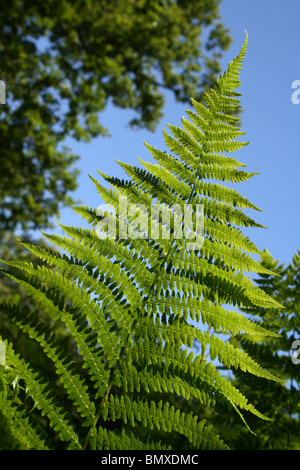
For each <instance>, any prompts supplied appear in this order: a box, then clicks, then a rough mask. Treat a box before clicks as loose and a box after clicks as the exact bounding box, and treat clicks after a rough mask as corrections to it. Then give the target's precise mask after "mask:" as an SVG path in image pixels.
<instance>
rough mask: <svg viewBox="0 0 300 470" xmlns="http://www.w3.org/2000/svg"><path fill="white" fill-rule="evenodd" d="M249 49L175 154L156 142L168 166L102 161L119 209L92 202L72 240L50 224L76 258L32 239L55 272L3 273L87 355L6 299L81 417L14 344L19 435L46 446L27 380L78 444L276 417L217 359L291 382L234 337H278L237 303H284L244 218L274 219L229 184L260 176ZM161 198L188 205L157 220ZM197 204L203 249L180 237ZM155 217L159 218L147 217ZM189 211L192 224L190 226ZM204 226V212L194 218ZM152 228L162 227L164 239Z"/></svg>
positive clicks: (195, 440) (187, 125)
mask: <svg viewBox="0 0 300 470" xmlns="http://www.w3.org/2000/svg"><path fill="white" fill-rule="evenodd" d="M246 45H247V39H246V41H245V44H244V45H243V47H242V49H241V51H240V53H239V54H238V55H237V56H236V58H235V59H234V60H233V61H232V62H231V63H230V64H229V66H228V70H227V71H226V72H225V73H224V74H223V75H221V77H220V78H219V80H218V81H217V83H216V84H215V87H214V88H213V89H212V90H210V91H208V92H206V94H205V102H206V106H205V105H203V104H200V103H197V102H196V101H195V100H192V105H193V110H192V111H191V110H188V111H187V116H188V118H190V121H189V120H188V118H187V117H184V118H183V119H182V128H179V127H176V126H172V125H169V132H170V134H169V133H168V132H166V131H165V130H164V131H163V132H164V139H165V143H166V145H167V147H168V152H169V153H168V152H166V151H162V150H159V149H156V148H154V147H152V146H151V145H149V144H145V145H146V149H148V150H149V152H150V154H151V155H152V157H153V158H154V160H155V161H156V163H154V164H153V163H148V162H145V161H144V160H142V159H140V158H139V159H138V161H139V163H140V164H141V165H142V166H143V168H140V167H138V166H133V165H128V164H125V163H121V162H119V161H118V163H119V164H120V166H121V167H122V169H123V170H124V171H125V173H126V174H127V176H128V177H129V180H123V179H120V178H116V177H111V176H107V175H105V174H104V173H103V172H102V171H99V174H100V175H101V176H102V177H103V178H104V180H105V182H106V183H108V184H109V186H110V187H107V186H103V185H102V184H101V183H100V182H99V181H97V180H96V179H95V178H94V177H91V180H92V181H93V183H94V184H95V187H96V190H97V191H98V193H99V195H100V196H101V198H102V200H103V201H104V202H105V203H106V204H108V205H109V207H110V209H111V210H107V209H102V210H100V209H95V208H91V207H88V206H78V207H76V208H74V211H75V212H76V213H77V214H79V215H80V216H81V217H82V218H83V219H84V220H85V221H86V222H87V223H88V224H89V225H90V228H81V227H79V228H77V227H67V226H64V225H60V226H61V228H62V229H63V230H64V231H65V234H66V235H65V236H60V235H48V234H44V236H45V238H46V239H47V240H48V241H49V242H51V243H52V244H53V245H54V246H55V247H56V250H57V249H58V250H61V251H62V254H60V253H59V251H54V250H52V249H51V248H48V247H38V246H35V245H29V244H24V246H25V247H26V248H27V249H28V250H30V251H31V252H32V253H34V254H35V255H36V256H37V257H38V258H40V259H41V260H42V261H43V262H44V263H47V264H48V266H49V268H47V267H45V266H42V267H35V266H33V265H32V264H29V263H26V262H22V261H9V262H6V263H5V262H3V263H5V264H6V265H7V270H4V269H2V271H3V272H5V273H6V274H7V275H8V276H10V277H11V278H12V279H14V280H15V281H16V282H18V283H20V284H21V285H22V286H23V287H24V288H25V289H26V290H27V292H28V294H29V295H30V296H31V297H32V298H33V300H34V301H35V302H36V303H38V304H39V305H40V306H41V307H42V308H43V309H44V310H45V311H46V312H47V313H48V314H49V315H50V317H51V318H53V320H56V319H60V320H61V321H63V322H64V324H65V326H66V329H67V331H68V334H70V335H72V337H73V338H74V340H75V341H76V343H77V347H78V353H79V355H80V357H81V362H80V363H78V364H75V365H74V366H73V365H72V364H71V363H70V358H69V357H68V355H67V353H65V352H64V351H63V350H61V349H60V348H59V346H58V345H57V344H55V343H54V342H53V339H52V335H51V329H47V330H45V329H43V328H42V327H40V325H39V324H38V323H37V322H36V321H35V319H34V317H33V315H32V314H31V312H29V311H22V310H20V309H18V308H16V307H15V306H9V305H6V304H3V305H1V306H0V309H1V310H2V311H3V312H5V313H6V314H7V315H9V316H10V318H11V320H12V321H13V322H15V324H16V325H17V326H18V327H19V328H20V329H21V330H23V331H24V332H27V334H28V335H29V336H30V337H31V338H32V339H35V340H36V341H37V342H38V343H39V344H40V346H41V347H42V349H43V351H44V353H45V354H46V356H47V357H48V359H49V361H51V363H53V364H54V366H55V368H56V372H57V376H58V379H59V380H60V382H61V383H62V384H63V386H64V389H65V393H66V395H67V397H68V399H69V401H70V403H72V405H73V413H69V415H68V413H67V412H65V413H64V412H63V411H62V410H61V408H60V407H59V404H56V403H55V402H54V400H53V399H52V396H51V385H52V384H51V383H46V382H45V383H44V382H43V379H42V377H40V375H39V374H37V372H34V371H33V370H31V368H30V366H29V365H28V364H27V363H25V362H24V361H23V360H22V359H21V358H19V357H18V356H17V355H15V354H14V353H13V348H12V346H11V345H9V346H8V345H7V347H8V355H7V367H6V368H3V367H2V368H1V370H0V373H1V383H2V384H3V391H2V394H1V395H0V399H1V403H0V410H2V413H4V414H7V421H8V422H9V423H10V424H11V429H12V432H13V433H14V432H16V429H17V426H18V424H17V423H18V420H20V419H21V420H22V419H24V423H23V427H24V429H28V440H26V442H24V447H26V448H27V447H33V448H38V447H43V446H44V444H43V441H42V439H41V438H40V437H39V436H40V434H39V429H38V422H37V421H35V422H30V416H29V417H28V416H27V415H26V413H25V411H24V418H23V414H22V413H19V411H18V412H17V411H15V410H16V409H17V408H16V406H15V403H14V399H17V397H16V396H15V395H16V393H15V394H14V393H13V385H12V384H13V380H14V377H16V376H18V377H21V378H22V380H23V381H24V383H25V384H26V385H25V386H26V393H27V394H28V396H30V397H31V399H32V400H33V401H34V403H35V406H36V407H37V408H38V409H39V410H40V411H41V414H42V415H44V416H47V418H48V419H49V424H50V427H51V426H52V428H53V430H54V431H55V432H56V433H57V435H58V438H59V439H60V441H61V442H63V443H65V446H66V448H82V449H167V448H171V449H172V448H176V449H178V446H179V447H181V446H182V448H185V449H188V448H192V449H220V448H221V449H222V448H227V446H226V443H224V442H223V440H222V439H223V438H224V436H221V437H219V436H218V435H217V432H216V431H215V429H214V427H213V426H211V425H208V424H207V423H206V422H205V420H204V419H202V418H201V416H198V415H197V406H196V407H195V404H198V405H201V406H202V407H206V408H209V407H215V406H216V405H217V404H222V405H226V406H227V409H228V413H238V414H239V416H240V417H241V419H242V420H243V421H244V422H245V419H244V416H243V413H245V414H246V413H253V414H254V415H256V417H257V419H266V418H265V417H264V416H263V415H262V414H261V413H260V411H259V409H257V408H259V407H257V408H256V407H254V406H253V405H252V404H251V403H248V401H247V398H246V397H245V396H243V394H242V393H241V392H240V391H239V390H237V389H236V388H235V387H234V386H233V385H232V383H231V382H230V380H228V379H227V378H226V377H223V376H222V375H221V374H220V373H219V372H218V371H217V369H216V366H215V363H214V361H215V359H217V360H218V361H219V363H221V364H223V366H224V367H225V368H226V369H232V368H233V369H241V370H243V371H245V372H246V373H249V374H252V375H256V376H258V377H260V378H261V380H273V381H277V380H279V379H277V378H276V377H275V376H274V375H273V374H271V373H269V372H268V371H266V370H264V369H263V368H262V367H261V366H260V365H259V364H258V363H256V362H255V361H254V360H253V359H252V358H251V357H250V356H249V355H248V354H246V353H245V352H243V351H241V350H239V349H238V348H236V347H234V346H233V345H231V344H230V343H229V342H226V340H225V339H224V335H229V337H230V336H232V335H239V334H244V333H245V334H247V335H255V336H257V335H260V336H261V337H264V336H266V335H270V336H272V335H274V334H273V333H272V332H270V331H267V330H266V329H265V328H264V325H263V324H260V323H258V322H255V323H254V322H252V321H251V320H249V319H248V318H246V317H245V316H243V315H242V314H241V313H238V312H237V311H235V309H234V307H238V308H242V309H243V308H246V309H247V308H248V309H251V308H257V307H258V308H260V307H261V308H265V307H270V308H277V307H278V306H279V304H278V303H277V302H276V301H275V300H274V299H273V298H272V297H271V296H269V295H268V294H267V293H265V292H264V291H263V290H261V289H259V288H258V287H256V286H255V285H254V283H253V282H252V280H251V279H248V278H247V277H246V273H249V272H251V273H261V274H270V272H271V271H269V270H268V269H266V268H265V267H264V266H263V265H262V264H261V263H260V262H258V261H256V260H255V259H254V258H253V257H252V255H253V254H255V255H259V254H261V251H260V250H259V249H258V248H257V247H256V246H255V244H254V243H253V242H251V240H250V239H249V238H248V237H246V236H245V235H244V234H243V232H242V228H243V227H256V228H262V227H263V226H262V225H261V224H259V223H257V222H256V221H255V220H254V219H253V218H252V217H250V216H249V215H246V214H245V213H244V212H243V210H244V209H251V210H254V211H260V209H259V208H258V207H257V205H256V204H253V203H252V202H251V201H249V200H248V199H247V198H245V197H243V196H242V195H241V194H240V193H239V192H238V191H236V190H235V189H231V188H229V187H227V186H225V185H223V184H222V183H220V182H224V181H226V182H230V183H237V182H243V181H247V180H248V179H249V178H252V177H253V176H254V175H255V174H256V173H250V172H247V171H246V170H245V167H246V166H247V165H245V164H244V163H241V162H240V161H239V160H236V159H235V158H233V157H232V156H231V154H232V153H233V152H236V151H239V150H241V149H242V148H243V147H244V146H245V145H247V144H248V142H241V141H239V140H237V139H239V138H240V137H242V136H243V135H244V134H245V132H243V131H241V130H240V129H239V128H238V127H237V121H238V119H237V118H236V116H235V111H236V108H237V107H239V106H240V101H239V97H240V94H239V93H238V92H237V91H236V88H237V87H238V86H239V73H240V70H241V68H242V61H243V58H244V55H245V52H246ZM227 153H230V156H228V155H227ZM124 201H125V202H126V211H125V212H126V218H124ZM158 204H161V205H162V206H163V205H164V207H165V206H168V207H171V206H172V205H173V207H175V206H176V207H177V209H176V210H178V211H179V212H176V211H175V209H174V212H173V213H172V215H173V216H174V219H172V220H170V221H168V220H164V219H163V218H161V219H159V218H156V219H155V223H153V220H150V219H149V217H148V215H149V216H150V215H151V211H152V209H153V207H154V206H155V205H158ZM197 204H198V205H199V204H200V205H202V207H203V209H204V211H203V212H202V215H201V217H202V221H203V222H204V225H203V232H202V233H201V236H200V238H199V239H200V240H201V243H200V244H199V245H195V248H194V249H190V248H189V247H188V244H187V241H188V237H187V236H186V238H184V237H185V235H186V234H187V232H182V233H183V235H182V233H181V235H182V236H181V237H179V236H178V233H180V230H179V231H178V229H179V228H180V229H181V228H183V227H184V229H186V228H187V227H186V225H187V224H186V222H185V221H184V223H183V224H182V219H180V210H184V209H185V207H187V206H188V207H192V209H193V210H194V209H196V207H197V206H196V205H197ZM122 210H123V212H122ZM175 213H176V214H177V215H176V217H177V219H176V218H175ZM195 213H196V212H195ZM195 213H193V214H194V215H195ZM141 214H142V215H144V216H145V214H146V215H147V218H145V219H144V220H145V223H143V224H142V223H141V219H139V217H141ZM181 215H182V214H181ZM178 218H179V219H178ZM176 220H181V225H180V226H179V227H178V226H176V223H175V222H176ZM103 223H104V225H101V224H103ZM110 223H112V225H111V226H110ZM195 223H196V221H195V217H194V219H192V228H193V227H195ZM152 224H153V225H152ZM193 224H194V225H193ZM99 227H102V229H101V230H100V229H99ZM103 227H110V228H109V230H110V232H109V234H110V236H106V237H105V236H104V235H105V233H103V231H104V232H105V230H106V228H105V229H104V228H103ZM124 229H125V231H126V236H124ZM129 229H131V232H130V230H129ZM152 230H153V231H155V230H156V231H157V232H156V234H158V235H157V236H152V235H153V233H152ZM107 234H108V232H106V235H107ZM112 234H113V235H114V236H112ZM128 234H129V235H128ZM163 234H167V236H163ZM219 334H221V336H219ZM225 338H226V337H225ZM8 371H9V373H8ZM53 386H54V385H53ZM4 390H5V391H6V392H5V394H4ZM4 395H5V396H4ZM8 403H9V404H10V406H11V408H8ZM192 405H193V406H192ZM75 416H76V418H75ZM245 425H246V426H247V423H246V422H245ZM35 427H37V428H36V429H35ZM75 429H76V431H75ZM179 436H180V437H179ZM46 445H47V444H45V446H46Z"/></svg>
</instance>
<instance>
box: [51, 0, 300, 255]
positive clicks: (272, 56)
mask: <svg viewBox="0 0 300 470" xmlns="http://www.w3.org/2000/svg"><path fill="white" fill-rule="evenodd" d="M220 13H221V17H222V19H223V22H224V23H225V25H226V26H227V27H229V28H230V30H231V36H232V38H233V42H232V45H231V47H230V49H229V50H228V51H227V52H226V54H225V55H224V58H223V60H222V64H223V70H225V69H226V68H227V64H228V62H229V61H230V60H232V59H233V58H234V57H235V55H236V54H237V53H238V52H239V50H240V48H241V47H242V45H243V43H244V40H245V31H244V30H247V32H248V35H249V42H248V50H247V54H246V57H245V60H244V65H243V70H242V72H241V82H242V86H241V87H240V89H239V91H240V92H241V93H242V98H241V100H242V101H241V104H242V107H243V115H242V130H244V131H246V132H247V134H246V135H245V136H244V139H245V140H247V141H248V140H249V141H250V144H249V145H248V146H247V147H245V148H244V149H242V150H241V151H239V152H235V154H232V155H233V156H234V157H235V158H237V159H238V160H239V161H241V162H243V163H246V164H247V165H248V168H247V169H248V170H249V171H253V172H259V173H260V174H259V175H256V176H254V177H253V178H252V179H251V180H250V181H248V182H245V183H239V184H235V189H236V190H238V191H239V192H240V193H241V194H243V195H244V196H245V197H247V198H248V199H250V201H251V202H253V203H254V204H256V205H257V206H258V207H260V208H261V209H262V212H256V211H249V212H247V213H248V215H250V216H251V217H253V218H254V219H255V220H256V221H257V222H259V223H261V224H262V225H264V226H267V227H268V229H267V230H266V229H254V228H253V229H247V231H246V230H243V232H244V233H246V234H247V235H248V236H249V237H250V238H251V240H252V241H253V242H254V243H255V244H256V245H257V246H258V247H259V248H260V249H264V248H267V249H268V250H269V251H270V252H271V254H272V255H273V256H274V258H275V259H278V260H280V262H281V263H285V264H287V263H289V262H290V261H291V259H292V256H293V254H294V253H295V252H296V251H297V250H298V249H299V248H300V243H299V242H300V237H299V233H300V222H299V203H300V181H299V176H300V152H299V124H300V104H299V105H297V104H293V103H292V99H291V97H292V93H293V92H295V90H294V89H292V83H293V82H294V81H295V80H300V54H299V45H300V28H299V19H300V1H299V0H263V1H262V0H247V1H246V0H223V2H222V3H221V8H220ZM299 97H300V94H299ZM166 98H167V100H166V106H165V109H164V112H165V115H164V117H163V119H162V120H161V122H160V124H159V125H158V127H157V130H156V132H155V133H152V132H148V131H145V130H139V131H132V130H131V129H130V128H129V127H128V122H129V119H130V118H131V117H132V115H133V114H132V112H131V111H124V110H119V109H116V108H114V107H108V108H107V109H106V110H105V112H103V113H102V114H101V122H102V123H103V124H104V125H105V126H106V127H108V129H109V131H110V133H111V137H110V138H97V139H94V140H93V141H92V142H91V143H89V144H78V143H76V144H73V143H72V149H73V150H74V152H76V153H78V154H79V155H81V157H82V158H81V161H80V162H78V166H79V168H80V170H81V175H80V177H79V180H78V183H79V187H78V190H77V191H76V192H75V193H74V195H73V196H74V198H76V199H77V200H80V201H81V203H82V204H84V205H88V206H92V207H94V208H96V207H97V206H98V205H99V204H101V203H102V202H103V201H102V200H101V199H100V198H99V195H98V194H97V192H96V189H95V187H94V185H93V184H92V182H91V180H90V179H89V176H88V175H89V174H90V175H92V176H94V177H95V178H96V179H99V180H100V181H101V177H100V175H98V173H97V168H98V169H99V170H100V171H102V172H103V173H106V174H108V175H111V176H117V177H122V178H125V177H126V175H125V173H124V172H123V170H122V169H121V168H120V167H119V165H118V164H117V163H116V162H115V159H118V160H121V161H123V162H125V163H129V164H135V165H140V164H139V162H138V160H137V158H136V157H137V156H139V157H141V158H142V159H143V160H147V161H152V158H151V156H150V154H149V152H148V151H147V149H146V148H145V147H144V144H143V141H144V140H145V141H146V142H147V143H149V144H151V145H153V146H155V147H158V148H160V149H162V150H166V147H165V144H164V141H163V136H162V128H165V129H166V128H167V123H170V124H173V125H178V126H180V120H181V117H182V116H183V115H185V110H186V109H187V108H188V109H191V106H190V105H189V104H178V103H175V102H174V99H173V97H172V94H171V93H168V94H167V95H166ZM59 220H60V222H61V223H63V224H66V225H75V226H79V225H84V223H83V221H82V219H81V218H80V217H79V216H78V215H76V214H75V213H74V212H72V210H71V209H63V210H62V211H61V216H60V219H59ZM48 232H50V233H53V232H55V233H59V234H62V231H61V229H60V228H59V227H54V229H50V230H48Z"/></svg>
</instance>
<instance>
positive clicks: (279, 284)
mask: <svg viewBox="0 0 300 470" xmlns="http://www.w3.org/2000/svg"><path fill="white" fill-rule="evenodd" d="M261 258H262V264H263V266H264V267H265V268H267V269H269V270H271V271H273V272H274V273H275V274H274V275H272V274H260V276H259V278H257V279H256V280H255V282H256V284H257V285H258V286H259V287H260V288H261V289H263V290H264V291H265V292H266V293H268V294H270V295H272V296H273V298H274V299H276V300H277V302H279V303H280V304H281V305H282V307H281V308H278V309H275V308H269V309H264V308H251V309H248V310H245V313H246V314H247V316H248V317H250V318H251V319H252V321H254V322H257V321H263V323H264V325H265V327H266V328H272V331H274V332H275V333H277V334H278V335H279V336H278V337H272V338H270V337H269V338H267V337H265V338H262V337H259V336H249V335H237V336H235V337H234V338H232V340H231V342H232V344H234V345H235V346H237V347H240V348H242V349H243V350H244V351H245V352H247V353H248V354H250V355H251V357H253V358H255V359H256V360H257V361H258V362H259V363H260V364H261V365H262V366H263V367H264V368H265V369H267V370H269V371H274V373H275V371H276V374H277V375H278V376H279V377H281V378H282V379H283V380H284V384H280V383H276V384H275V383H272V384H271V382H265V381H262V380H260V379H259V378H257V377H254V376H249V375H246V374H244V373H243V372H241V371H235V374H234V381H233V383H234V385H235V386H236V387H238V388H239V389H240V390H241V391H243V393H244V394H245V396H247V397H248V399H249V400H250V401H251V403H253V404H257V405H258V404H260V409H261V411H262V412H263V413H264V414H265V415H266V416H268V417H269V418H270V421H261V422H254V421H253V419H252V417H251V416H249V417H248V418H249V424H250V423H251V424H250V425H252V427H253V430H254V431H255V435H250V436H249V434H248V433H247V434H245V432H244V429H243V428H242V427H241V426H240V423H239V422H238V421H236V420H235V421H233V420H232V421H231V423H230V425H229V422H228V420H227V419H226V418H225V419H224V414H223V413H222V414H221V415H220V417H219V418H217V417H216V416H215V417H214V419H213V421H214V422H215V423H216V422H217V421H219V422H220V423H222V425H221V426H222V428H223V427H225V428H227V429H228V433H227V437H228V439H227V442H228V443H230V446H231V447H232V448H235V449H260V450H272V449H273V450H299V449H300V438H299V393H300V392H299V385H300V382H299V367H300V365H299V359H300V357H299V344H300V343H297V342H296V343H295V344H294V341H298V340H299V338H300V322H299V313H300V302H299V300H300V297H299V282H300V252H299V251H298V252H297V253H295V255H294V257H293V260H292V262H291V263H290V264H289V265H288V266H284V265H283V264H279V262H278V261H275V260H274V259H273V258H272V256H271V255H270V253H269V252H268V251H267V250H265V251H264V253H263V254H262V256H261ZM293 354H295V357H294V358H293Z"/></svg>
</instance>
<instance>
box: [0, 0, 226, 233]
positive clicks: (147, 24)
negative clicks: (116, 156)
mask: <svg viewBox="0 0 300 470" xmlns="http://www.w3.org/2000/svg"><path fill="white" fill-rule="evenodd" d="M219 3H220V0H205V1H201V2H199V1H198V0H189V1H188V2H187V1H182V0H176V1H173V0H172V1H171V0H163V1H161V0H118V1H116V0H114V1H107V0H96V1H93V2H91V1H88V0H72V1H70V0H60V1H57V0H47V1H45V2H43V1H40V0H2V1H1V8H0V23H1V29H0V79H1V80H3V81H4V82H5V84H6V95H7V96H6V104H5V105H1V106H0V148H1V154H0V175H1V179H0V200H1V210H0V231H2V230H11V231H14V230H15V228H18V229H20V228H22V229H23V230H27V229H32V228H33V229H35V228H41V227H48V226H49V220H50V218H52V217H53V216H54V215H56V214H58V210H59V209H60V207H61V206H62V205H70V204H72V203H73V201H72V199H71V197H70V193H72V191H73V190H74V189H75V188H76V179H77V178H76V177H77V170H76V162H77V158H78V157H77V156H76V155H74V154H73V152H72V151H70V150H68V149H66V148H64V144H67V145H68V143H67V142H66V138H70V137H71V138H74V139H76V140H80V141H89V140H90V139H91V138H93V137H95V136H98V135H107V129H106V128H105V126H104V125H103V123H102V122H101V112H102V111H103V110H104V109H105V108H106V107H107V105H108V104H111V103H113V104H114V105H115V106H118V107H119V108H127V109H131V110H133V119H132V122H131V124H132V125H135V126H138V127H146V128H147V129H151V130H152V129H154V128H155V126H156V125H157V123H158V121H159V119H160V118H161V115H162V109H163V106H164V96H163V93H162V90H163V91H165V89H168V90H170V91H171V92H172V93H173V94H174V95H175V97H176V99H178V100H181V101H187V100H188V99H189V97H190V96H194V97H197V95H200V93H201V92H202V91H203V89H205V88H206V87H207V85H210V84H211V83H212V81H214V80H215V79H216V77H217V75H218V74H219V72H220V63H219V61H220V57H221V54H222V52H223V50H225V49H227V47H228V46H229V44H230V37H229V35H228V31H227V30H226V29H225V27H224V26H223V24H222V22H221V20H220V19H219V8H218V7H219ZM203 35H205V36H207V37H208V39H207V41H206V42H205V43H204V42H203V43H202V41H201V38H202V37H203ZM204 71H205V72H204Z"/></svg>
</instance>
